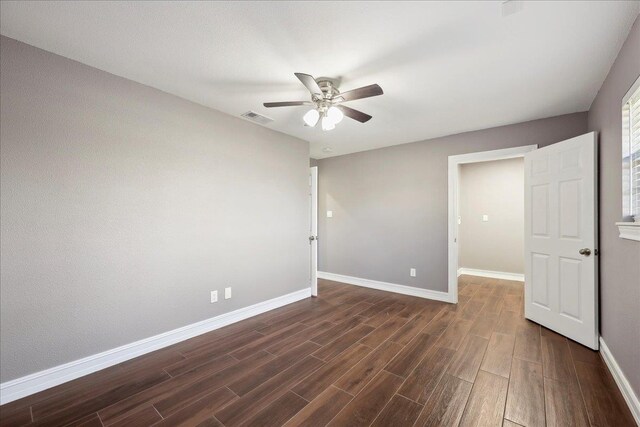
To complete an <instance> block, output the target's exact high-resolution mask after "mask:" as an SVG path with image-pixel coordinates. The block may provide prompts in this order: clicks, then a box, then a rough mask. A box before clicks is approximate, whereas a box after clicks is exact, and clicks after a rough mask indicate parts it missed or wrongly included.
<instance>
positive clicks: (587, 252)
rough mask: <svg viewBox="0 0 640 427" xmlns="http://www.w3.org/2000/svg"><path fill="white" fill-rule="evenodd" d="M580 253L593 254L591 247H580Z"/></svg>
mask: <svg viewBox="0 0 640 427" xmlns="http://www.w3.org/2000/svg"><path fill="white" fill-rule="evenodd" d="M578 253H579V254H580V255H584V256H589V255H591V249H589V248H583V249H580V250H579V251H578Z"/></svg>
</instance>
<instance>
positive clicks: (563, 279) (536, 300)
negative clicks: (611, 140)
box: [525, 132, 598, 349]
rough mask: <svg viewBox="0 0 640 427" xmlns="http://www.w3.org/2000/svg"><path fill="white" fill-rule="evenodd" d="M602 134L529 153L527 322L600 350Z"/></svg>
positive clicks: (526, 212) (526, 259) (527, 181)
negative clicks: (599, 138) (599, 164)
mask: <svg viewBox="0 0 640 427" xmlns="http://www.w3.org/2000/svg"><path fill="white" fill-rule="evenodd" d="M596 155H597V151H596V134H595V132H591V133H588V134H586V135H581V136H578V137H576V138H572V139H569V140H566V141H562V142H559V143H557V144H553V145H550V146H547V147H544V148H541V149H539V150H535V151H532V152H530V153H527V154H526V155H525V317H527V318H528V319H531V320H533V321H534V322H537V323H539V324H541V325H543V326H545V327H547V328H549V329H552V330H554V331H556V332H558V333H560V334H562V335H565V336H567V337H568V338H571V339H572V340H575V341H577V342H579V343H582V344H584V345H586V346H588V347H591V348H593V349H597V348H598V274H597V266H598V262H597V247H598V246H597V224H598V221H597V203H596V202H597V200H596V197H597V173H596V166H597V157H596Z"/></svg>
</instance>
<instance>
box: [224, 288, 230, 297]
mask: <svg viewBox="0 0 640 427" xmlns="http://www.w3.org/2000/svg"><path fill="white" fill-rule="evenodd" d="M229 298H231V288H224V299H229Z"/></svg>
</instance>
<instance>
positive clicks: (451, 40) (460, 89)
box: [0, 1, 640, 158]
mask: <svg viewBox="0 0 640 427" xmlns="http://www.w3.org/2000/svg"><path fill="white" fill-rule="evenodd" d="M0 7H1V10H0V32H1V33H2V34H3V35H6V36H8V37H12V38H14V39H18V40H21V41H23V42H25V43H28V44H31V45H34V46H37V47H40V48H42V49H45V50H48V51H51V52H54V53H57V54H59V55H62V56H65V57H68V58H71V59H74V60H77V61H80V62H83V63H85V64H88V65H91V66H94V67H96V68H99V69H102V70H105V71H108V72H110V73H113V74H116V75H119V76H123V77H126V78H128V79H131V80H134V81H137V82H140V83H144V84H146V85H149V86H153V87H155V88H158V89H161V90H164V91H166V92H169V93H172V94H175V95H178V96H181V97H183V98H186V99H190V100H192V101H195V102H198V103H200V104H203V105H207V106H210V107H212V108H215V109H217V110H220V111H223V112H225V113H228V114H231V115H234V116H239V115H240V114H242V113H244V112H246V111H248V110H254V111H256V112H258V113H261V114H264V115H267V116H269V117H271V118H273V119H274V122H272V123H270V124H269V125H267V127H270V128H272V129H275V130H278V131H280V132H284V133H286V134H289V135H293V136H297V137H299V138H302V139H304V140H307V141H310V142H311V156H312V157H314V158H322V157H329V156H334V155H340V154H346V153H351V152H356V151H362V150H369V149H372V148H378V147H384V146H389V145H396V144H402V143H406V142H412V141H419V140H423V139H427V138H433V137H437V136H442V135H449V134H454V133H459V132H464V131H468V130H475V129H482V128H488V127H493V126H499V125H504V124H509V123H517V122H522V121H527V120H533V119H538V118H543V117H549V116H554V115H558V114H565V113H572V112H577V111H585V110H588V109H589V106H590V105H591V102H592V101H593V99H594V97H595V95H596V92H597V90H598V88H599V87H600V85H601V84H602V82H603V80H604V78H605V76H606V74H607V72H608V70H609V68H610V66H611V64H612V63H613V60H614V59H615V57H616V55H617V53H618V50H619V49H620V47H621V45H622V43H623V41H624V39H625V37H626V35H627V33H628V31H629V29H630V27H631V25H632V23H633V21H634V20H635V18H636V16H637V15H638V12H639V11H640V3H639V2H612V1H585V2H579V1H567V2H558V1H557V2H524V5H523V8H522V10H521V11H520V12H517V13H515V14H512V15H509V16H506V17H502V13H501V9H502V5H501V2H310V1H307V2H267V1H263V2H150V1H143V2H93V1H89V2H79V1H69V2H53V1H51V2H22V1H18V2H14V1H3V2H2V3H1V5H0ZM294 72H303V73H308V74H312V75H314V76H315V77H319V76H330V77H341V78H342V85H341V89H342V90H343V91H344V90H349V89H352V88H356V87H360V86H364V85H368V84H371V83H378V84H379V85H380V86H382V88H383V89H384V91H385V94H384V95H382V96H379V97H376V98H369V99H363V100H358V101H353V102H351V103H349V104H348V105H349V106H351V107H353V108H357V109H360V110H362V111H364V112H366V113H368V114H371V115H372V116H373V119H372V120H371V121H369V122H368V123H366V124H360V123H357V122H355V121H353V120H349V119H345V120H344V121H343V122H342V123H341V124H339V125H338V126H337V127H336V129H335V130H333V131H329V132H323V131H321V130H320V129H319V127H318V128H317V129H312V128H308V127H305V126H303V122H302V116H303V114H304V113H305V112H306V111H307V108H305V107H292V108H281V109H266V108H264V107H263V106H262V103H263V102H265V101H289V100H307V99H308V92H307V91H306V89H305V88H304V87H303V86H302V85H301V84H300V83H299V82H298V80H297V79H296V78H295V76H294V75H293V73H294ZM324 147H331V149H332V150H333V151H332V152H331V153H326V152H323V148H324Z"/></svg>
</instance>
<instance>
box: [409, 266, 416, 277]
mask: <svg viewBox="0 0 640 427" xmlns="http://www.w3.org/2000/svg"><path fill="white" fill-rule="evenodd" d="M409 275H410V276H411V277H416V269H415V268H411V269H410V270H409Z"/></svg>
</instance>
